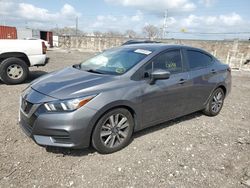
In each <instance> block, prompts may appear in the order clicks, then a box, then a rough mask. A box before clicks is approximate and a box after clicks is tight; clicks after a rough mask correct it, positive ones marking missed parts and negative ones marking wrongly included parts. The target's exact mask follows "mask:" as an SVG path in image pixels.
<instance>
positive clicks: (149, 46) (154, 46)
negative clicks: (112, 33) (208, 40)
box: [121, 43, 211, 55]
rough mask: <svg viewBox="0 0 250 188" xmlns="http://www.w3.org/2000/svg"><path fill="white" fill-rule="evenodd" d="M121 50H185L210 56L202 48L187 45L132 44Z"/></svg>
mask: <svg viewBox="0 0 250 188" xmlns="http://www.w3.org/2000/svg"><path fill="white" fill-rule="evenodd" d="M121 48H126V49H145V50H150V51H152V52H153V51H163V50H167V49H172V48H177V49H178V48H184V49H188V50H197V51H201V52H204V53H207V54H210V53H208V52H206V51H205V50H203V49H200V48H195V47H191V46H186V45H179V44H166V43H165V44H164V43H140V44H130V45H124V46H121ZM210 55H211V54H210Z"/></svg>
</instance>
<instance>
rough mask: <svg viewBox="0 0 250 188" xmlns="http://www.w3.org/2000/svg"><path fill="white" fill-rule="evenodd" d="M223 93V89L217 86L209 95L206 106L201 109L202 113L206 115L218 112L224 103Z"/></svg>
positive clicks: (214, 114)
mask: <svg viewBox="0 0 250 188" xmlns="http://www.w3.org/2000/svg"><path fill="white" fill-rule="evenodd" d="M224 98H225V93H224V91H223V89H221V88H217V89H216V90H215V91H214V92H213V94H212V95H211V97H210V99H209V101H208V103H207V106H206V108H205V109H204V110H203V112H204V114H206V115H208V116H216V115H217V114H219V113H220V111H221V109H222V106H223V103H224Z"/></svg>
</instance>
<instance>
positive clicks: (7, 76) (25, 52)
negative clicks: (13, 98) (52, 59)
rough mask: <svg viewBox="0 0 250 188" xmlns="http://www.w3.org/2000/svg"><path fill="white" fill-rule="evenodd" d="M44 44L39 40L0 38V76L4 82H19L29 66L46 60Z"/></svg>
mask: <svg viewBox="0 0 250 188" xmlns="http://www.w3.org/2000/svg"><path fill="white" fill-rule="evenodd" d="M46 50H47V48H46V45H45V43H44V42H41V41H40V40H5V39H4V40H0V78H1V80H2V81H3V82H4V83H6V84H19V83H22V82H23V81H25V80H26V79H27V77H28V75H29V67H31V66H44V65H46V64H47V62H48V58H47V56H46Z"/></svg>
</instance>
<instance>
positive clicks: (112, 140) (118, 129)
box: [91, 108, 134, 154]
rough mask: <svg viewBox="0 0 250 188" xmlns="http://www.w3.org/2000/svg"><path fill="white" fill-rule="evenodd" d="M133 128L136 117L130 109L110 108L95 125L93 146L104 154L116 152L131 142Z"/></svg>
mask: <svg viewBox="0 0 250 188" xmlns="http://www.w3.org/2000/svg"><path fill="white" fill-rule="evenodd" d="M112 121H113V123H112ZM133 130H134V119H133V117H132V115H131V113H130V112H129V111H128V110H126V109H124V108H117V109H113V110H110V111H108V112H107V113H105V114H104V115H103V116H102V117H101V118H100V119H99V121H98V122H97V124H96V126H95V128H94V131H93V133H92V139H91V142H92V146H93V147H94V148H95V149H96V150H97V151H98V152H99V153H102V154H108V153H113V152H116V151H118V150H120V149H122V148H124V147H125V146H127V145H128V144H129V141H130V138H131V136H132V133H133Z"/></svg>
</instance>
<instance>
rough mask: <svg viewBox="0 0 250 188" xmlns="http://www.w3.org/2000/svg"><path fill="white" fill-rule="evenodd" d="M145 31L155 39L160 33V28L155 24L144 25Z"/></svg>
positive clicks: (151, 38)
mask: <svg viewBox="0 0 250 188" xmlns="http://www.w3.org/2000/svg"><path fill="white" fill-rule="evenodd" d="M143 33H144V34H145V35H146V36H147V37H148V38H149V39H150V40H153V39H154V38H156V37H157V35H158V34H159V29H158V28H157V27H155V26H154V25H146V26H145V27H143Z"/></svg>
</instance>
